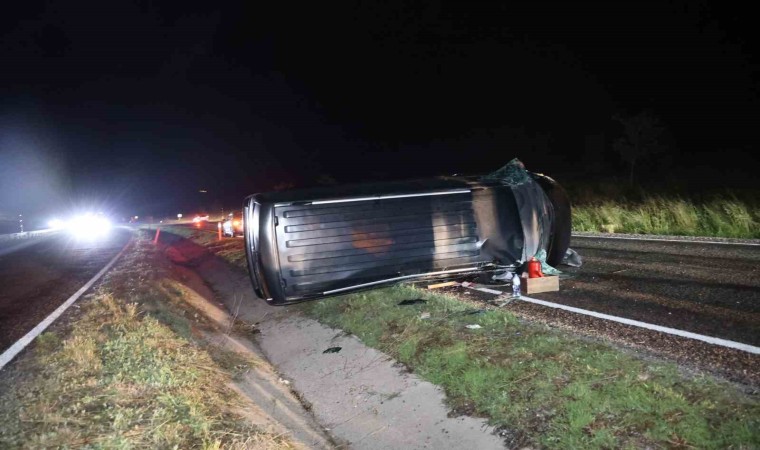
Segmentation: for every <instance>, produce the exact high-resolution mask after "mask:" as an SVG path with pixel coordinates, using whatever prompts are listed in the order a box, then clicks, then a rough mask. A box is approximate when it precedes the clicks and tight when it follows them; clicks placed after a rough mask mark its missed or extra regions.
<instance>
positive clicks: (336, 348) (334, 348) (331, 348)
mask: <svg viewBox="0 0 760 450" xmlns="http://www.w3.org/2000/svg"><path fill="white" fill-rule="evenodd" d="M342 348H343V347H330V348H328V349H327V350H325V351H323V352H322V353H338V352H339V351H341V349H342Z"/></svg>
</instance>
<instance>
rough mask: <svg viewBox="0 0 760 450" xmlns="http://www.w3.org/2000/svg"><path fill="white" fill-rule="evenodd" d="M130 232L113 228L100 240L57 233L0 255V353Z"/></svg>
mask: <svg viewBox="0 0 760 450" xmlns="http://www.w3.org/2000/svg"><path fill="white" fill-rule="evenodd" d="M130 236H131V232H130V231H129V230H128V229H125V228H114V229H112V230H111V232H110V233H109V234H108V236H106V237H103V238H102V239H92V240H88V239H76V238H73V237H72V236H70V235H69V234H67V233H64V232H61V233H56V234H55V235H54V236H50V237H45V238H42V239H39V240H37V241H34V242H29V243H27V244H26V245H24V246H23V247H20V248H16V249H15V251H12V252H9V253H5V254H2V255H1V256H0V352H1V351H3V350H5V349H6V348H8V347H9V346H11V345H12V344H13V343H14V342H15V341H16V340H18V339H19V338H20V337H22V336H23V335H24V334H26V333H27V332H28V331H29V330H31V329H32V328H33V327H34V326H35V325H37V323H39V322H40V321H41V320H42V319H44V318H45V317H46V316H47V315H48V314H50V313H51V312H52V311H54V310H55V309H56V308H57V307H58V306H59V305H60V304H61V303H63V302H64V301H66V299H67V298H69V297H70V296H71V295H72V294H73V293H74V292H76V291H77V290H78V289H79V288H80V287H82V285H83V284H85V283H86V282H87V281H88V280H89V279H90V278H92V277H93V276H94V275H95V274H96V273H97V272H98V271H99V270H100V269H102V268H103V266H105V265H106V264H107V263H108V261H110V260H111V258H113V257H114V256H115V255H116V254H117V253H118V252H119V250H121V249H122V248H123V247H124V245H125V244H126V243H127V241H128V240H129V238H130Z"/></svg>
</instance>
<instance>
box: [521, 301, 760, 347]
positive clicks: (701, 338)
mask: <svg viewBox="0 0 760 450" xmlns="http://www.w3.org/2000/svg"><path fill="white" fill-rule="evenodd" d="M520 300H522V301H525V302H528V303H535V304H537V305H541V306H547V307H549V308H556V309H561V310H564V311H570V312H574V313H577V314H583V315H584V316H591V317H596V318H599V319H604V320H609V321H612V322H617V323H622V324H625V325H631V326H634V327H639V328H646V329H647V330H653V331H659V332H660V333H665V334H672V335H674V336H680V337H685V338H689V339H696V340H698V341H702V342H707V343H708V344H713V345H719V346H721V347H728V348H733V349H736V350H742V351H745V352H749V353H753V354H755V355H760V347H755V346H753V345H749V344H742V343H741V342H735V341H729V340H727V339H721V338H716V337H712V336H705V335H703V334H697V333H692V332H689V331H683V330H677V329H675V328H668V327H663V326H660V325H654V324H651V323H646V322H639V321H638V320H631V319H626V318H624V317H617V316H611V315H609V314H602V313H598V312H595V311H589V310H587V309H580V308H574V307H572V306H565V305H560V304H558V303H552V302H547V301H544V300H539V299H537V298H531V297H525V296H522V297H520Z"/></svg>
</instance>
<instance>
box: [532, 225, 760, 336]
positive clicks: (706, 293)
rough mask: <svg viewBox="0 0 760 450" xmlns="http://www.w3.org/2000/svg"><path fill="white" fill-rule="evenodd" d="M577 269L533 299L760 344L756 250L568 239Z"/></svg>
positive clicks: (759, 250) (758, 252)
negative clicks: (557, 289)
mask: <svg viewBox="0 0 760 450" xmlns="http://www.w3.org/2000/svg"><path fill="white" fill-rule="evenodd" d="M571 248H573V249H574V250H576V251H577V252H578V253H580V254H581V256H582V257H583V260H584V264H583V267H582V268H579V269H576V268H571V267H566V266H563V267H561V269H562V271H563V272H565V273H566V274H567V278H566V279H564V280H562V281H561V286H560V292H557V293H545V294H536V295H535V296H534V297H536V298H540V299H543V300H548V301H552V302H555V303H561V304H565V305H569V306H574V307H577V308H583V309H589V310H592V311H598V312H603V313H607V314H612V315H616V316H621V317H626V318H629V319H635V320H640V321H643V322H649V323H654V324H657V325H663V326H668V327H672V328H678V329H682V330H687V331H692V332H695V333H701V334H705V335H708V336H715V337H720V338H724V339H729V340H733V341H738V342H742V343H746V344H751V345H755V346H758V345H760V247H758V246H745V245H716V244H703V243H686V242H648V241H632V240H613V239H599V238H587V237H574V238H573V240H572V243H571Z"/></svg>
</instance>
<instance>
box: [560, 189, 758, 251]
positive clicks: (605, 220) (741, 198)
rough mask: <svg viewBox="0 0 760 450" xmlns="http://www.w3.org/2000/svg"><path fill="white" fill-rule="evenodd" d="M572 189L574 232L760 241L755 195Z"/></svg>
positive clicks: (570, 193) (570, 190)
mask: <svg viewBox="0 0 760 450" xmlns="http://www.w3.org/2000/svg"><path fill="white" fill-rule="evenodd" d="M568 191H569V195H570V198H571V201H572V202H573V230H574V231H589V232H603V233H634V234H661V235H676V236H710V237H727V238H748V239H757V238H760V199H758V198H757V196H756V194H747V193H743V192H723V193H718V194H709V195H700V196H697V195H695V196H683V195H680V194H679V193H677V192H673V193H663V194H659V195H654V194H650V193H647V192H646V191H644V190H643V189H633V188H627V187H624V186H614V185H611V184H603V185H600V186H596V187H594V188H592V187H588V186H585V187H582V188H577V187H573V186H571V187H570V189H568Z"/></svg>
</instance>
